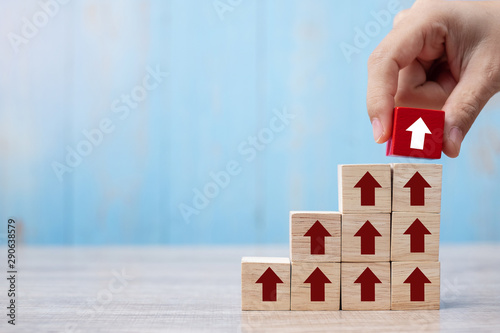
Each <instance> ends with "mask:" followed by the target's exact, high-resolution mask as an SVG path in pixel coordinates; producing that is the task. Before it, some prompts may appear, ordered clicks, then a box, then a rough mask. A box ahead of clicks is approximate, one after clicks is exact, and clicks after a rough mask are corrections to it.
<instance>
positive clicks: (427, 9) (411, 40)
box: [366, 0, 500, 157]
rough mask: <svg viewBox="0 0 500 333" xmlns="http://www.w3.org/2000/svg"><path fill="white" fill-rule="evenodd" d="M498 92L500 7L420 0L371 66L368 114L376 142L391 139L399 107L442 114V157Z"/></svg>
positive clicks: (455, 150) (453, 151) (455, 149)
mask: <svg viewBox="0 0 500 333" xmlns="http://www.w3.org/2000/svg"><path fill="white" fill-rule="evenodd" d="M499 90H500V2H498V1H497V2H495V1H480V2H475V1H474V2H466V1H441V0H417V1H416V2H415V4H414V5H413V6H412V7H411V8H410V9H407V10H403V11H401V12H400V13H398V15H396V17H395V19H394V28H393V29H392V31H391V32H390V33H389V34H388V35H387V36H386V37H385V38H384V40H383V41H382V42H381V43H380V45H378V47H377V48H376V49H375V50H374V51H373V53H372V54H371V55H370V58H369V60H368V91H367V98H366V101H367V108H368V115H369V116H370V120H371V122H372V127H373V136H374V139H375V141H376V142H378V143H383V142H385V141H387V140H388V139H389V138H390V137H391V135H392V117H393V109H394V107H395V106H411V107H417V108H427V109H441V110H444V111H445V125H444V133H443V152H444V153H445V154H446V155H448V156H449V157H457V156H458V154H459V153H460V146H461V144H462V140H463V138H464V136H465V135H466V134H467V132H468V131H469V129H470V127H471V126H472V124H473V123H474V120H475V119H476V117H477V116H478V114H479V112H481V110H482V108H483V107H484V105H485V104H486V102H487V101H488V100H489V99H490V98H491V97H492V96H493V95H494V94H496V93H497V92H498V91H499Z"/></svg>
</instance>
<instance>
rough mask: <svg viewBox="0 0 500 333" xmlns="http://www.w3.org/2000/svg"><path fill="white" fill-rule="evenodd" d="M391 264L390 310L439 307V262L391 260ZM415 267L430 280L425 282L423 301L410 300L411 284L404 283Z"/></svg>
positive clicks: (433, 308)
mask: <svg viewBox="0 0 500 333" xmlns="http://www.w3.org/2000/svg"><path fill="white" fill-rule="evenodd" d="M391 266H392V267H391V280H392V288H391V309H392V310H435V309H439V303H440V300H439V297H440V275H441V274H440V263H439V262H393V263H391ZM417 267H418V269H420V271H421V272H422V273H423V274H424V275H425V276H426V277H427V279H429V281H430V283H425V286H424V295H425V296H424V300H423V301H412V300H411V297H410V292H411V288H412V287H413V286H410V283H405V281H407V279H408V277H409V276H410V275H411V274H412V273H413V272H414V270H415V269H416V268H417ZM407 282H408V281H407Z"/></svg>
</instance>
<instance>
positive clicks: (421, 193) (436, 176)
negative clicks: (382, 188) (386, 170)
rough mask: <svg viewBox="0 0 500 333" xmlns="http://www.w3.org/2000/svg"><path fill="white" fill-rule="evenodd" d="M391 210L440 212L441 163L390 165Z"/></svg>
mask: <svg viewBox="0 0 500 333" xmlns="http://www.w3.org/2000/svg"><path fill="white" fill-rule="evenodd" d="M392 170H393V179H392V211H394V212H422V213H439V212H441V182H442V170H443V166H442V165H441V164H407V163H395V164H393V165H392Z"/></svg>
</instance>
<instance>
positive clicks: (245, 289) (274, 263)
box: [241, 257, 290, 310]
mask: <svg viewBox="0 0 500 333" xmlns="http://www.w3.org/2000/svg"><path fill="white" fill-rule="evenodd" d="M241 309H242V310H290V259H288V258H264V257H243V258H242V259H241Z"/></svg>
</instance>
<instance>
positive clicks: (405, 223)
mask: <svg viewBox="0 0 500 333" xmlns="http://www.w3.org/2000/svg"><path fill="white" fill-rule="evenodd" d="M417 219H418V221H420V223H421V224H422V225H423V226H424V227H425V228H426V229H427V231H428V232H430V234H422V235H421V236H419V231H418V230H417V231H416V234H405V232H407V231H408V228H410V227H411V226H412V225H414V223H418V222H416V220H417ZM439 224H440V214H434V213H400V212H394V213H392V222H391V226H392V227H391V261H438V260H439V229H440V228H439ZM419 237H421V238H422V239H423V244H424V247H423V250H424V252H412V251H411V242H412V241H413V242H418V241H419V239H418V238H419ZM412 238H413V240H412Z"/></svg>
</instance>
